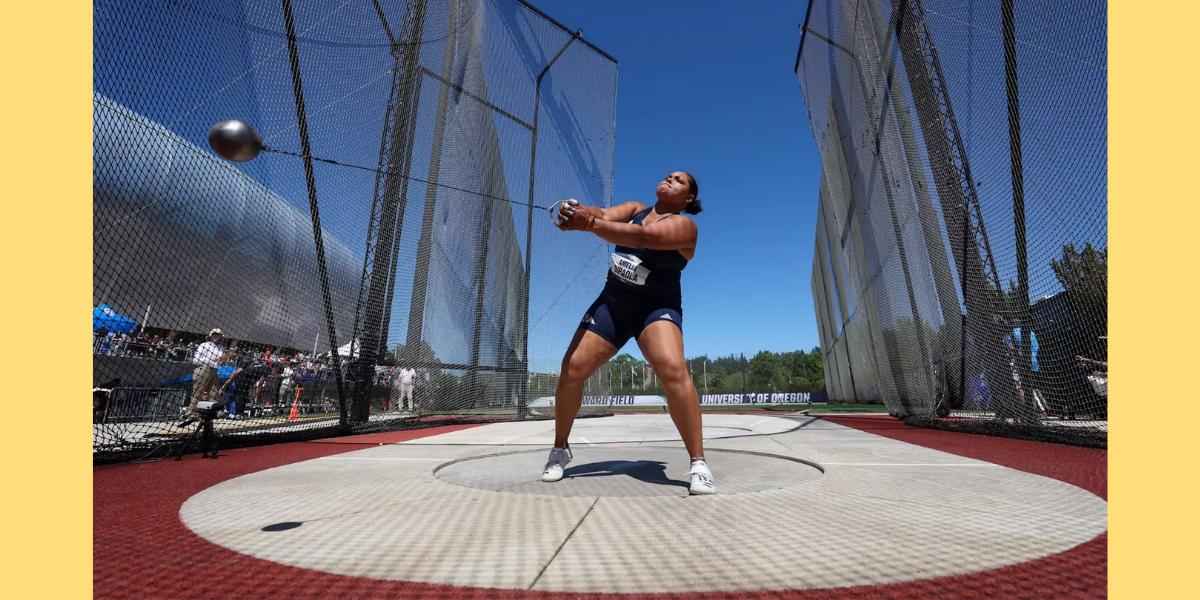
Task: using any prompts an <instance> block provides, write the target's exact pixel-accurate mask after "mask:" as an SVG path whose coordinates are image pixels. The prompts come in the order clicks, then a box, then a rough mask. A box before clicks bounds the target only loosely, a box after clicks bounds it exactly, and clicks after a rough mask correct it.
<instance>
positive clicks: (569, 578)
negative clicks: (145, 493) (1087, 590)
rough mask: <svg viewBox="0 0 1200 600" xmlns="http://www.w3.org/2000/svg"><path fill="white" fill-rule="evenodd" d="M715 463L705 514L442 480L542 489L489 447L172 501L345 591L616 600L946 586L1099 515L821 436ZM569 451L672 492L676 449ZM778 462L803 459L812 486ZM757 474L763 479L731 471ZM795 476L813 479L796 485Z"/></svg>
mask: <svg viewBox="0 0 1200 600" xmlns="http://www.w3.org/2000/svg"><path fill="white" fill-rule="evenodd" d="M661 419H663V420H664V421H666V420H667V419H669V417H666V416H665V415H664V416H663V417H661ZM630 421H631V422H633V421H636V420H633V419H631V420H630ZM489 427H497V428H499V431H501V432H502V433H503V435H502V436H501V437H506V436H507V437H513V438H516V439H522V440H525V439H530V437H529V435H522V434H521V432H519V431H517V429H518V428H519V427H526V428H529V429H530V430H531V433H530V435H532V434H533V433H535V432H534V429H535V428H541V427H544V424H542V423H525V424H516V425H514V424H500V425H497V426H484V427H480V428H476V429H474V430H472V431H475V432H476V435H478V436H480V438H481V439H487V438H486V437H485V436H489V435H492V434H489V433H488V428H489ZM538 431H540V429H538ZM455 439H459V440H460V442H461V439H460V438H455ZM717 446H718V444H711V445H709V446H708V447H706V449H705V451H706V454H707V457H708V461H709V464H711V465H712V469H713V472H714V474H715V475H716V479H717V485H718V488H719V490H718V491H719V493H718V494H717V495H715V496H691V497H687V496H686V493H687V491H686V490H685V489H683V488H682V487H679V486H676V485H671V484H669V483H666V484H662V485H659V487H658V488H654V487H648V486H655V485H658V484H656V483H654V481H649V482H647V481H642V480H639V479H638V478H637V473H633V474H631V472H630V471H637V470H638V469H649V468H650V465H648V464H642V463H638V465H641V466H637V465H634V466H630V468H629V469H628V470H624V471H622V469H621V468H616V469H612V468H609V469H608V470H607V474H605V475H596V476H594V477H585V476H583V475H586V474H587V473H586V471H583V470H580V471H576V472H575V473H574V474H575V475H577V476H576V477H573V478H572V479H570V480H566V481H560V482H558V483H554V484H545V489H546V490H547V491H555V493H561V492H559V491H558V490H569V489H570V486H592V485H596V486H603V487H606V488H611V489H609V490H608V491H607V492H605V493H608V494H612V493H615V492H613V490H615V489H617V488H622V489H625V490H626V493H632V492H630V490H637V491H638V492H639V493H640V492H643V491H646V489H647V488H648V489H649V490H651V491H661V490H660V489H659V488H662V489H666V490H669V492H670V494H669V495H650V496H646V495H642V496H612V495H601V494H600V493H597V494H596V495H591V496H583V495H579V496H576V495H546V494H544V493H505V492H499V493H498V492H495V491H490V490H487V489H483V488H481V487H466V486H464V485H462V484H461V483H457V482H455V483H452V482H451V481H450V480H449V477H451V476H466V475H469V474H470V473H476V475H475V477H477V478H480V481H482V479H483V477H482V475H479V471H485V472H486V471H487V470H488V469H491V468H496V469H499V470H502V471H504V472H505V473H507V472H508V471H510V470H511V472H512V475H505V474H504V473H493V474H489V475H488V477H496V478H497V479H496V482H497V483H500V482H501V481H500V478H501V476H504V477H509V476H511V477H514V479H513V480H512V481H518V479H515V477H517V476H518V475H519V477H522V478H524V480H525V481H527V482H529V483H530V485H531V486H532V485H536V486H542V485H543V484H541V483H540V482H538V483H534V482H536V481H537V480H538V479H540V475H541V470H542V462H543V461H544V460H545V456H546V451H547V448H545V447H543V448H540V449H538V450H536V451H532V452H518V453H511V454H508V455H507V456H497V454H498V453H501V452H504V451H505V450H506V448H504V447H502V446H495V445H471V444H466V443H454V444H425V445H419V444H409V443H403V444H390V445H380V446H377V447H371V448H366V449H362V450H358V451H353V452H346V453H342V454H335V455H331V456H325V457H322V458H318V459H313V460H307V461H302V462H298V463H293V464H288V465H284V466H280V467H276V468H272V469H266V470H263V471H258V472H254V473H249V474H246V475H243V476H241V477H236V478H233V479H230V480H227V481H224V482H221V483H219V484H217V485H214V486H212V487H209V488H207V489H205V490H203V491H201V492H199V493H198V494H196V495H194V496H192V497H191V498H189V499H188V500H187V501H186V502H185V503H184V504H183V506H181V507H180V509H179V517H180V519H181V520H182V522H183V523H184V525H185V526H187V527H188V528H189V529H191V530H192V531H193V532H195V533H196V534H197V535H199V536H200V537H202V538H204V539H206V540H208V541H210V542H212V543H214V544H217V545H220V546H223V547H226V548H229V549H232V550H235V551H237V552H241V553H243V554H246V555H250V556H254V557H257V558H261V559H263V560H268V561H273V562H276V563H280V564H284V565H290V566H294V567H300V568H305V569H314V570H318V571H324V572H327V573H336V574H339V575H346V576H350V577H369V578H374V579H386V580H404V581H416V582H424V583H431V584H439V585H450V586H470V587H483V588H495V589H503V590H535V591H554V592H571V593H585V592H612V593H629V594H651V593H684V592H718V591H719V592H736V591H751V590H798V589H815V588H842V587H848V586H860V585H878V584H887V583H894V582H902V581H912V580H916V579H930V578H936V577H945V576H953V575H962V574H966V573H972V572H979V571H984V570H987V569H994V568H997V567H1004V566H1008V565H1014V564H1018V563H1022V562H1025V561H1029V560H1034V559H1038V558H1043V557H1047V556H1051V555H1054V554H1058V553H1061V552H1064V551H1066V550H1069V549H1071V548H1074V547H1076V546H1078V545H1079V544H1082V543H1084V542H1087V541H1088V540H1091V539H1093V538H1095V537H1096V536H1097V535H1100V534H1101V533H1103V532H1104V531H1105V530H1106V529H1107V503H1106V502H1105V501H1104V500H1103V499H1102V498H1100V497H1098V496H1096V495H1095V494H1093V493H1091V492H1088V491H1087V490H1084V489H1081V488H1079V487H1076V486H1074V485H1070V484H1068V483H1065V482H1062V481H1058V480H1055V479H1050V478H1046V477H1042V476H1039V475H1034V474H1032V473H1026V472H1022V471H1018V470H1015V469H1010V468H1007V467H1002V466H1000V465H996V464H991V463H987V462H982V461H978V460H972V459H969V458H966V457H962V456H956V455H953V454H947V453H944V452H939V451H936V450H931V449H928V448H924V447H921V446H917V445H913V444H907V443H904V442H899V441H895V440H889V439H886V438H882V437H879V436H875V435H872V434H869V433H866V432H861V431H857V430H852V429H847V428H844V427H841V426H838V425H834V424H830V423H826V422H822V421H813V422H810V423H806V424H805V426H804V427H803V428H802V429H796V430H794V431H789V432H786V433H781V434H776V435H768V436H745V437H739V438H730V439H727V440H723V441H722V442H720V444H719V447H717ZM575 450H576V455H575V461H574V462H572V463H571V465H569V466H568V469H571V468H575V467H585V466H587V465H589V464H591V465H595V464H596V463H600V462H604V461H613V460H616V461H661V462H663V463H665V470H664V471H662V472H663V473H664V475H665V477H666V478H667V479H668V480H669V481H673V480H679V481H683V480H684V477H683V475H684V472H686V470H687V469H686V465H685V464H684V463H683V461H685V460H686V458H687V455H686V452H684V450H683V448H682V447H681V445H680V444H679V443H678V442H675V443H673V444H659V445H657V446H655V445H645V444H643V445H632V444H625V445H623V446H622V447H615V446H614V447H609V446H607V445H605V446H600V445H593V446H587V445H582V444H578V445H577V447H576V448H575ZM659 451H661V452H663V454H659V453H658V452H659ZM754 453H756V454H754ZM777 456H778V457H784V458H778V457H777ZM787 458H790V459H793V460H791V461H789V460H786V459H787ZM222 460H225V459H222ZM796 460H813V461H814V462H815V463H817V464H818V465H820V468H821V469H822V470H823V472H821V473H820V474H819V476H818V475H817V469H815V468H813V467H810V466H807V465H805V464H803V463H799V462H796ZM620 464H625V463H620ZM439 466H440V467H441V468H439ZM594 468H595V467H594V466H593V467H588V470H592V469H594ZM452 469H453V470H452ZM458 469H461V470H462V472H460V473H457V474H456V473H455V471H456V470H458ZM757 469H761V470H762V471H763V473H762V474H761V475H755V474H749V473H738V471H743V470H757ZM435 470H437V471H439V472H436V473H435ZM654 470H655V471H656V470H657V467H654ZM441 471H445V473H442V472H441ZM650 472H651V473H653V471H650ZM645 473H646V471H643V472H642V476H643V477H646V475H645ZM804 475H807V476H809V477H815V478H812V479H808V480H804V481H803V482H800V479H798V478H799V477H801V476H804ZM760 476H761V477H762V478H766V477H768V476H774V477H778V478H779V479H778V481H777V483H776V484H775V487H774V488H773V489H762V490H760V491H756V492H753V493H747V491H748V490H749V488H750V487H751V483H752V482H753V481H755V480H756V478H758V477H760ZM650 478H651V479H653V477H650ZM480 485H482V483H480ZM758 485H762V484H761V483H760V484H758ZM739 486H746V487H745V488H744V489H743V491H741V492H739V491H738V487H739ZM538 489H539V490H540V489H541V488H538ZM510 491H511V490H510ZM697 561H699V562H697ZM697 564H702V565H703V568H697V566H696V565H697Z"/></svg>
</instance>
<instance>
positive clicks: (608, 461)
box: [434, 446, 821, 498]
mask: <svg viewBox="0 0 1200 600" xmlns="http://www.w3.org/2000/svg"><path fill="white" fill-rule="evenodd" d="M572 450H573V451H574V452H575V459H574V460H573V461H572V462H571V464H569V465H567V468H566V470H565V471H564V472H563V479H562V481H559V482H556V483H543V482H542V481H541V479H540V477H541V474H542V468H543V466H544V465H545V462H546V456H547V451H546V450H544V449H539V450H536V451H525V452H506V453H502V454H489V455H486V456H479V457H473V458H467V459H463V460H458V461H454V462H451V463H448V464H444V465H442V466H440V467H438V468H437V469H435V470H434V474H435V476H436V477H437V478H438V479H440V480H442V481H445V482H447V483H452V484H455V485H461V486H463V487H468V488H475V489H480V490H490V491H493V492H509V493H515V494H538V495H545V496H586V497H589V498H594V497H597V496H607V497H631V496H687V495H688V483H689V476H688V469H689V468H690V461H689V460H688V456H687V453H686V452H684V451H683V450H682V449H681V448H664V447H654V446H633V447H631V446H591V447H575V448H572ZM718 452H719V453H720V454H721V458H720V460H719V463H720V465H721V466H720V470H719V472H717V473H714V476H715V477H716V480H717V485H718V490H719V491H720V493H721V494H724V495H732V494H745V493H750V492H761V491H763V490H773V489H779V488H783V487H787V486H791V485H798V484H802V483H806V482H809V481H813V480H815V479H817V478H818V477H820V476H821V471H820V469H818V468H817V467H815V466H813V465H811V464H809V463H806V462H804V461H802V460H799V459H795V458H789V457H785V456H778V455H771V454H762V453H755V452H740V451H729V450H725V451H722V450H709V454H710V455H711V454H715V453H718ZM709 459H710V462H711V459H712V457H711V456H709Z"/></svg>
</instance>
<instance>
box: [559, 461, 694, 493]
mask: <svg viewBox="0 0 1200 600" xmlns="http://www.w3.org/2000/svg"><path fill="white" fill-rule="evenodd" d="M613 475H626V476H629V477H632V478H634V479H637V480H638V481H644V482H646V483H653V484H655V485H673V486H678V487H685V488H686V487H688V486H689V485H690V484H689V483H688V482H686V481H680V480H677V479H671V478H670V477H667V463H664V462H662V461H657V460H605V461H600V462H594V463H588V464H586V465H576V466H574V467H570V468H568V469H567V470H565V471H563V476H564V477H609V476H613Z"/></svg>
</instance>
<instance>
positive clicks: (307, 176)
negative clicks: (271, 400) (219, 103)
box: [283, 0, 346, 426]
mask: <svg viewBox="0 0 1200 600" xmlns="http://www.w3.org/2000/svg"><path fill="white" fill-rule="evenodd" d="M283 20H284V24H285V26H286V27H287V44H288V56H289V58H290V59H291V68H292V92H293V95H294V97H295V102H296V121H297V123H298V125H299V129H300V151H301V153H302V154H303V155H304V181H305V183H306V184H307V186H308V210H309V214H310V215H311V216H312V230H313V246H314V247H315V248H316V252H317V271H318V272H319V274H320V279H321V299H322V302H323V304H324V305H325V325H326V327H327V328H328V329H329V343H330V345H331V346H333V347H334V348H337V329H336V326H335V324H334V319H333V301H332V299H331V298H330V296H329V270H328V268H327V267H326V265H325V239H324V236H323V235H322V234H321V232H322V228H321V212H320V208H319V206H318V205H317V181H316V176H315V175H314V173H313V161H312V148H311V146H310V145H309V142H308V113H307V111H306V110H305V108H304V86H303V85H302V81H301V79H300V54H299V49H298V48H297V44H296V23H295V19H294V18H293V17H292V0H283ZM333 366H334V377H335V378H336V381H337V392H338V413H339V416H338V420H339V424H340V425H342V426H345V425H346V397H345V394H344V393H343V385H342V363H341V361H340V360H339V358H338V355H337V352H334V353H333Z"/></svg>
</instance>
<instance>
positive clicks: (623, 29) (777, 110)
mask: <svg viewBox="0 0 1200 600" xmlns="http://www.w3.org/2000/svg"><path fill="white" fill-rule="evenodd" d="M536 4H537V6H538V7H539V8H541V9H542V10H544V11H545V12H546V13H547V14H549V15H551V16H552V17H554V18H555V19H558V20H559V21H561V22H562V23H563V24H564V25H566V26H568V27H571V28H579V29H583V36H584V38H586V39H587V40H589V41H591V42H592V43H594V44H596V45H597V46H599V47H600V48H602V49H603V50H605V51H606V52H608V53H609V54H612V55H613V56H614V57H616V58H617V60H618V61H619V68H620V75H619V77H620V78H619V80H618V91H617V149H616V176H615V197H614V202H621V201H624V200H634V199H636V200H641V201H643V202H647V201H652V200H653V197H654V196H653V194H654V187H655V185H656V184H657V182H658V181H659V179H661V178H662V176H663V175H665V174H666V173H667V172H668V171H670V170H673V169H684V170H688V171H691V172H692V173H694V174H695V175H696V178H697V180H698V181H699V182H700V188H701V189H700V196H701V200H702V201H703V202H704V212H703V213H702V214H700V215H698V216H696V217H695V219H696V223H697V224H698V225H699V228H700V238H699V246H698V249H697V252H696V258H695V259H694V260H693V261H692V262H691V263H690V264H689V265H688V267H687V269H686V270H685V271H684V273H683V293H684V313H685V315H684V316H685V321H686V327H685V334H684V343H685V351H686V354H687V355H688V356H698V355H701V354H708V355H709V356H718V355H728V354H732V353H740V352H745V353H746V354H747V355H750V354H751V353H754V352H757V351H759V350H772V351H777V352H782V351H790V350H797V349H804V350H808V349H811V348H812V347H813V346H816V345H818V344H819V341H818V335H817V328H816V318H815V317H814V314H813V308H812V294H811V292H810V289H811V288H810V274H811V272H812V250H813V236H814V232H815V229H816V207H817V186H818V180H819V177H820V161H819V158H818V156H817V153H816V147H815V144H814V143H813V137H812V133H811V132H810V130H809V125H808V119H807V117H806V116H805V113H804V102H803V98H802V95H801V92H800V88H799V85H798V84H797V81H796V77H795V75H794V74H793V72H792V67H793V65H794V62H795V58H796V49H797V47H798V45H799V41H800V28H799V26H800V24H801V23H802V22H803V21H804V12H805V7H806V3H805V2H802V1H766V2H754V3H747V4H739V5H737V7H738V8H737V9H736V10H735V9H734V8H733V7H734V5H732V4H728V3H718V2H681V1H659V2H640V1H632V0H612V1H607V2H577V1H573V0H542V1H540V2H537V3H536ZM625 350H626V351H628V352H630V353H631V354H634V355H635V356H637V355H640V354H639V353H638V352H637V347H636V345H635V344H633V343H630V344H629V345H628V346H626V348H625Z"/></svg>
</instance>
